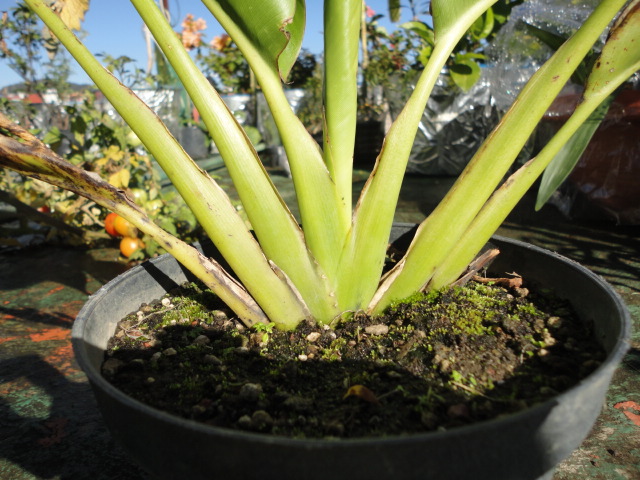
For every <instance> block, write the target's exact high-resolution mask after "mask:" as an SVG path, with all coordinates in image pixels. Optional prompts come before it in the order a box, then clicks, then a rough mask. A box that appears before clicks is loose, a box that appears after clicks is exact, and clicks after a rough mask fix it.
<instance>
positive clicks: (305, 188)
mask: <svg viewBox="0 0 640 480" xmlns="http://www.w3.org/2000/svg"><path fill="white" fill-rule="evenodd" d="M202 1H203V3H204V4H205V5H206V7H207V8H208V9H209V11H210V12H211V13H212V14H213V15H214V16H215V17H216V19H217V20H218V21H219V22H220V24H221V25H222V26H223V27H224V29H225V30H226V31H227V32H228V33H229V35H230V36H231V38H233V39H234V41H235V42H236V44H237V45H238V47H239V48H240V50H241V51H242V53H243V55H244V57H245V59H246V60H247V61H248V62H249V65H251V68H252V69H253V71H254V73H255V75H256V79H257V81H258V83H259V84H260V86H261V87H262V91H263V93H264V95H265V98H266V100H267V102H268V104H269V107H270V109H271V113H272V115H273V118H274V121H275V123H276V126H277V127H278V131H279V133H280V137H281V139H282V143H283V146H284V148H285V150H286V152H287V157H288V160H289V165H290V167H291V174H292V178H293V182H294V186H295V190H296V196H297V199H298V206H299V210H300V216H301V221H302V227H303V228H304V232H305V240H306V243H307V245H308V247H309V250H310V251H311V252H312V254H313V256H314V258H315V259H316V260H317V261H318V263H319V264H320V266H321V267H322V268H323V270H324V272H325V273H326V275H327V276H328V277H329V281H330V282H332V283H333V278H334V277H335V272H336V271H337V269H338V255H337V254H336V252H339V251H340V249H341V248H342V245H343V242H344V238H345V237H346V234H347V231H348V229H349V225H350V217H349V216H346V215H345V211H346V209H345V202H346V200H345V199H344V198H341V197H340V196H339V194H338V191H337V189H336V185H335V183H334V182H333V179H332V178H331V175H330V174H329V171H328V170H327V167H326V165H325V164H324V160H323V158H322V153H321V152H320V149H319V147H318V144H317V143H316V142H315V140H314V139H313V138H312V137H311V135H310V134H309V132H307V130H306V129H305V127H304V125H303V124H302V123H301V122H300V120H299V119H298V117H296V115H295V114H294V112H293V110H292V109H291V106H290V105H289V102H288V100H287V98H286V96H285V93H284V89H283V87H282V81H281V78H280V74H281V72H280V70H279V69H278V58H271V57H269V56H268V55H267V53H266V52H264V51H263V50H261V49H259V48H258V46H257V45H256V41H255V40H254V39H253V38H252V36H251V33H252V32H246V31H244V30H243V25H242V24H241V22H240V21H239V18H241V17H242V16H243V15H244V16H248V17H249V16H250V17H251V18H253V17H254V16H255V15H258V16H260V15H261V12H260V10H259V9H251V8H249V7H248V6H247V5H248V4H246V3H245V2H240V1H236V2H232V1H230V0H227V2H226V3H233V4H237V6H236V9H235V10H234V16H232V15H231V14H230V12H228V11H227V10H225V8H223V7H222V5H221V2H219V1H216V0H202ZM298 3H299V5H298V8H302V7H303V4H304V2H302V1H301V0H298ZM300 4H302V5H300ZM245 10H246V11H245ZM282 28H284V25H283V26H282ZM278 33H280V34H281V35H284V34H283V33H282V32H278ZM265 34H267V35H268V34H269V32H266V33H265Z"/></svg>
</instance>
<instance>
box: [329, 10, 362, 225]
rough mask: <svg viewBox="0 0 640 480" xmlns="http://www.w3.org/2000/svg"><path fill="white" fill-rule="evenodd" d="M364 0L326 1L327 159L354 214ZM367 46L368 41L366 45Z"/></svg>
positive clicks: (348, 209)
mask: <svg viewBox="0 0 640 480" xmlns="http://www.w3.org/2000/svg"><path fill="white" fill-rule="evenodd" d="M362 3H363V2H362V0H326V1H325V3H324V44H325V49H324V50H325V56H324V117H325V120H324V159H325V163H326V164H327V168H328V169H329V172H330V173H331V176H332V177H333V179H334V181H335V183H336V187H337V189H338V194H339V195H340V198H342V199H344V202H343V207H344V208H345V209H347V212H346V216H347V217H351V208H352V184H353V175H352V172H353V150H354V144H355V136H356V120H357V114H358V53H359V34H360V24H361V21H360V17H361V14H362ZM363 48H366V45H365V46H364V47H363Z"/></svg>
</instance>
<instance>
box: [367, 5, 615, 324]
mask: <svg viewBox="0 0 640 480" xmlns="http://www.w3.org/2000/svg"><path fill="white" fill-rule="evenodd" d="M624 3H625V0H604V1H603V2H602V3H601V4H600V5H599V6H598V7H596V9H595V11H594V12H593V13H592V15H591V16H590V17H589V18H588V19H587V20H586V21H585V23H584V25H583V26H582V27H581V28H580V29H579V30H578V31H577V32H576V33H575V34H574V35H573V36H572V37H571V38H570V39H569V40H568V41H567V42H566V43H565V44H564V45H563V46H562V47H561V48H560V49H558V51H557V52H556V53H555V54H554V56H553V57H552V58H551V59H550V60H549V61H548V62H547V63H545V65H544V66H542V67H541V68H540V69H539V70H538V71H537V72H536V73H535V74H534V76H533V77H532V78H531V80H530V81H529V82H528V83H527V85H526V86H525V87H524V88H523V90H522V92H521V93H520V95H519V96H518V98H517V100H516V101H515V103H514V104H513V105H512V107H511V108H510V110H509V111H508V112H507V114H506V115H505V116H504V117H503V119H502V120H501V122H500V124H499V125H498V126H497V127H496V129H495V130H494V131H493V132H492V133H491V135H490V136H489V138H488V139H487V140H486V141H485V143H484V144H483V145H482V146H481V147H480V149H479V151H478V152H477V153H476V155H475V156H474V157H473V159H472V160H471V162H470V163H469V165H468V166H467V167H466V168H465V170H464V171H463V173H462V174H461V175H460V177H459V178H458V180H457V181H456V183H455V184H454V186H453V187H452V188H451V190H450V191H449V192H448V194H447V195H446V197H445V198H444V200H443V201H442V202H441V203H440V205H438V207H437V208H436V210H435V211H434V212H433V213H432V214H431V215H430V216H429V217H428V218H427V219H426V220H425V221H424V222H423V223H422V224H421V225H420V227H419V229H418V231H417V233H416V237H415V239H414V241H413V243H412V245H411V247H410V248H409V250H408V252H407V255H406V256H405V258H404V259H403V260H402V261H401V262H400V263H399V264H398V266H397V267H396V268H395V269H394V270H393V271H392V272H391V273H390V274H389V275H388V276H387V277H386V278H385V280H384V281H383V283H382V285H381V287H380V289H379V290H378V292H377V293H376V296H375V297H374V300H373V302H372V305H371V310H372V311H374V312H378V311H381V310H382V309H383V308H384V307H385V306H386V305H388V304H389V302H391V301H392V300H396V299H401V298H406V297H407V296H409V295H411V294H412V293H413V292H415V291H418V290H420V289H422V288H423V287H424V286H426V284H427V283H428V282H429V280H430V278H431V276H432V275H433V273H434V272H435V270H436V268H438V266H439V265H440V264H441V263H442V262H443V261H445V260H446V258H447V257H448V256H450V255H451V250H452V248H453V247H454V246H455V245H456V244H457V243H458V242H459V241H460V239H461V238H462V236H463V234H464V232H465V231H466V229H467V228H468V226H469V225H470V223H471V222H472V221H473V219H474V218H475V216H476V215H477V214H478V212H479V211H480V209H481V208H482V206H483V205H484V203H485V202H486V201H487V199H488V198H489V197H490V195H491V194H492V193H493V191H494V190H495V188H496V187H497V185H498V184H499V182H500V181H501V179H502V178H503V177H504V175H505V174H506V172H507V171H508V169H509V167H510V166H511V164H512V163H513V161H514V160H515V158H516V156H517V154H518V152H519V151H520V149H521V148H522V147H523V146H524V144H525V143H526V141H527V139H528V138H529V136H530V134H531V132H532V131H533V129H534V128H535V126H536V125H537V123H538V121H539V120H540V118H542V115H543V114H544V113H545V111H546V110H547V109H548V107H549V105H550V104H551V102H552V101H553V99H554V98H555V97H556V96H557V94H558V93H559V92H560V90H561V89H562V87H563V85H564V84H565V82H566V81H567V80H568V79H569V77H570V75H571V73H572V72H573V70H575V68H576V67H577V66H578V65H579V63H580V62H581V60H582V58H584V56H585V55H586V54H587V53H588V51H589V49H590V48H591V46H592V45H593V43H594V42H595V41H596V40H597V39H598V37H599V36H600V34H601V32H602V31H603V30H604V29H605V28H606V27H607V25H608V24H609V22H610V21H611V19H612V18H613V17H614V16H615V15H616V13H617V12H618V10H619V9H620V8H621V7H622V6H623V5H624Z"/></svg>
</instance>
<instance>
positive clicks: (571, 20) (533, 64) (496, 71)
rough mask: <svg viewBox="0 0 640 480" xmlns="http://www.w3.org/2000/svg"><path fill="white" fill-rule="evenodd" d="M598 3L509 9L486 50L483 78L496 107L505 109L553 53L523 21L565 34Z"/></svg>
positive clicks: (550, 1) (554, 2)
mask: <svg viewBox="0 0 640 480" xmlns="http://www.w3.org/2000/svg"><path fill="white" fill-rule="evenodd" d="M599 3H600V1H599V0H582V1H580V2H567V1H566V0H532V1H528V2H525V3H523V4H522V5H518V6H517V7H515V8H514V9H513V10H512V11H511V15H510V16H509V20H508V21H507V23H505V25H504V26H503V27H502V29H501V30H500V32H498V34H497V35H496V37H495V39H494V40H493V42H492V43H491V45H490V46H489V47H488V48H487V51H486V53H487V56H488V57H489V64H490V65H491V69H489V70H488V71H487V77H486V81H487V83H488V84H489V88H490V90H491V95H492V97H493V99H494V102H495V104H496V106H497V107H498V109H500V110H506V109H507V108H508V107H509V105H511V103H513V101H514V100H515V98H516V96H517V95H518V93H519V92H520V90H521V89H522V87H523V86H524V85H525V83H526V82H527V80H528V79H529V78H530V77H531V75H533V73H535V71H536V70H538V68H540V66H542V64H543V63H544V62H545V61H546V60H547V59H548V58H549V57H550V56H551V55H552V54H553V51H552V49H551V48H550V47H548V46H546V45H544V44H543V43H542V42H541V41H540V40H538V39H537V38H536V37H535V36H533V35H531V34H530V33H529V32H528V31H527V27H526V24H529V25H532V26H534V27H537V28H539V29H542V30H546V31H548V32H551V33H553V34H556V35H560V36H563V37H568V36H570V35H571V34H572V33H573V32H574V31H575V30H577V29H578V28H579V27H580V26H581V25H582V24H583V23H584V20H585V19H586V18H587V17H588V16H589V14H590V13H591V12H592V11H593V9H594V8H595V6H596V5H598V4H599ZM602 40H604V36H603V39H602Z"/></svg>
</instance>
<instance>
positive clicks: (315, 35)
mask: <svg viewBox="0 0 640 480" xmlns="http://www.w3.org/2000/svg"><path fill="white" fill-rule="evenodd" d="M256 1H259V0H256ZM367 3H368V5H369V6H370V7H371V8H372V9H373V10H375V11H376V12H377V13H382V14H385V16H386V13H387V0H368V2H367ZM15 5H16V1H15V0H0V11H6V10H8V9H10V8H12V7H13V6H15ZM169 8H170V10H171V15H172V17H173V23H174V24H175V25H176V29H179V24H180V22H181V21H182V19H183V18H184V16H185V15H186V14H187V13H193V14H194V16H195V17H196V18H198V17H202V18H204V19H205V20H206V21H207V26H208V28H207V30H206V39H208V40H210V39H212V38H213V37H214V36H216V35H219V34H220V33H222V29H221V28H220V26H219V25H218V24H217V22H216V21H215V19H213V17H212V16H211V14H210V13H209V11H208V10H206V8H205V7H204V6H203V5H202V4H201V3H200V2H199V1H197V0H170V4H169ZM307 8H308V14H307V28H306V34H305V42H304V45H303V47H304V48H307V49H308V50H310V51H311V52H313V53H319V52H320V51H321V50H322V1H321V0H307ZM403 13H404V18H403V19H402V20H403V21H404V20H408V17H409V14H408V12H406V11H404V12H403ZM381 24H382V25H383V26H385V28H387V29H388V30H389V31H392V30H393V29H394V28H396V27H395V26H394V25H392V24H391V23H390V22H388V21H386V18H385V19H383V21H382V22H381ZM141 26H142V22H141V20H140V17H139V16H138V14H137V13H136V11H135V10H134V8H133V6H131V4H130V3H129V1H128V0H91V3H90V7H89V11H88V12H87V15H86V17H85V22H84V23H83V27H84V29H85V30H86V32H87V36H86V37H85V39H84V42H85V44H86V45H87V47H88V48H89V50H91V51H92V52H93V53H103V52H104V53H109V54H111V55H113V56H114V57H118V56H120V55H126V56H128V57H131V58H134V59H135V60H137V62H138V65H139V66H140V67H141V68H144V66H145V65H146V47H145V41H144V37H143V34H142V29H141ZM72 65H73V71H74V73H73V74H72V76H71V81H72V82H77V83H88V79H87V77H86V76H85V75H84V73H83V72H82V71H81V69H80V67H78V66H77V65H75V64H74V63H72ZM19 81H20V77H18V75H16V74H15V73H14V72H13V71H12V70H11V69H10V68H9V67H8V66H7V65H6V64H5V63H3V62H2V60H0V87H3V86H5V85H10V84H13V83H16V82H19Z"/></svg>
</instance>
